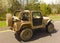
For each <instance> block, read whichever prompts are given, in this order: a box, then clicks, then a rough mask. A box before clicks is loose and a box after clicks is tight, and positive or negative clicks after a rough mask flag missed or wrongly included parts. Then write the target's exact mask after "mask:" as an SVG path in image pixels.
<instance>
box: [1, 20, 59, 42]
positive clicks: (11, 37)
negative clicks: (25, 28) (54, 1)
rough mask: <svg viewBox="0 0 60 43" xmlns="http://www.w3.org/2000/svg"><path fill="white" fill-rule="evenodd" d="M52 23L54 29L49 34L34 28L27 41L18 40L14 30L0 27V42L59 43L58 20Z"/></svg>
mask: <svg viewBox="0 0 60 43" xmlns="http://www.w3.org/2000/svg"><path fill="white" fill-rule="evenodd" d="M54 25H55V29H56V30H55V31H54V32H53V33H52V34H51V35H50V34H49V33H46V32H45V31H44V30H36V31H34V36H33V38H32V39H31V40H30V41H27V42H23V41H19V38H18V36H16V35H15V34H14V33H15V32H13V31H11V30H9V29H7V28H3V30H2V28H1V29H0V43H60V21H55V22H54ZM6 29H7V30H6Z"/></svg>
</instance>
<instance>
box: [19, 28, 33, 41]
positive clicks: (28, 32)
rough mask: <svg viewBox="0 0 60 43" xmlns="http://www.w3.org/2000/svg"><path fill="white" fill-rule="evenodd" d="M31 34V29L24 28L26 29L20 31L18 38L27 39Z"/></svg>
mask: <svg viewBox="0 0 60 43" xmlns="http://www.w3.org/2000/svg"><path fill="white" fill-rule="evenodd" d="M32 35H33V32H32V30H31V29H29V28H26V29H24V30H22V31H21V33H20V38H21V39H22V40H23V41H28V40H29V39H31V37H32Z"/></svg>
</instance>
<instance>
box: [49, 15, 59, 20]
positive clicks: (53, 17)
mask: <svg viewBox="0 0 60 43" xmlns="http://www.w3.org/2000/svg"><path fill="white" fill-rule="evenodd" d="M49 17H50V19H52V20H56V21H57V20H60V14H54V15H49Z"/></svg>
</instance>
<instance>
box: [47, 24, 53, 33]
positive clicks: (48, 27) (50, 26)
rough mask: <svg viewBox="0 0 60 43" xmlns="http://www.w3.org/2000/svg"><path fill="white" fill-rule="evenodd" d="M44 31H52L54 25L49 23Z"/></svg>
mask: <svg viewBox="0 0 60 43" xmlns="http://www.w3.org/2000/svg"><path fill="white" fill-rule="evenodd" d="M46 31H47V32H49V33H52V32H53V31H54V25H53V24H52V23H49V24H48V25H47V27H46Z"/></svg>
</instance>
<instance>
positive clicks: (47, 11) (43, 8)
mask: <svg viewBox="0 0 60 43" xmlns="http://www.w3.org/2000/svg"><path fill="white" fill-rule="evenodd" d="M25 9H28V10H38V11H41V12H42V14H43V15H47V14H50V13H51V8H50V6H49V5H47V4H45V3H41V4H40V3H37V4H34V3H31V4H28V5H27V6H26V7H25Z"/></svg>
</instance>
